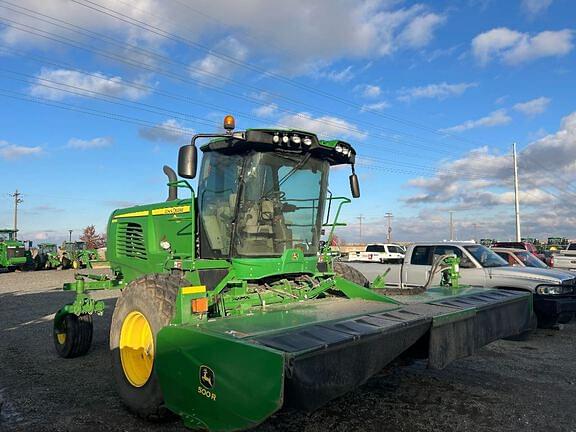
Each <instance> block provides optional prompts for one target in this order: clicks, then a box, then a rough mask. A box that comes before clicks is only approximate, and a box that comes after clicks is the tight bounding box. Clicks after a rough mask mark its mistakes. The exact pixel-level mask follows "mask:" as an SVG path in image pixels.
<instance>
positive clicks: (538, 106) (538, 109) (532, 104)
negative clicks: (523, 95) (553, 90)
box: [514, 96, 551, 117]
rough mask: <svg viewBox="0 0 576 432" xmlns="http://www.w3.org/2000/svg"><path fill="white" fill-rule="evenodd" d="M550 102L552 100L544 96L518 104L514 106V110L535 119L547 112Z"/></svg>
mask: <svg viewBox="0 0 576 432" xmlns="http://www.w3.org/2000/svg"><path fill="white" fill-rule="evenodd" d="M550 101H551V99H550V98H547V97H544V96H542V97H539V98H536V99H532V100H529V101H526V102H521V103H517V104H516V105H514V109H515V110H516V111H518V112H521V113H522V114H524V115H527V116H530V117H533V116H535V115H538V114H542V113H543V112H544V111H546V109H547V108H548V105H549V104H550Z"/></svg>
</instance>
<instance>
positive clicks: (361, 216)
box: [356, 215, 364, 244]
mask: <svg viewBox="0 0 576 432" xmlns="http://www.w3.org/2000/svg"><path fill="white" fill-rule="evenodd" d="M356 219H358V221H359V223H360V226H359V228H360V244H362V219H364V216H363V215H360V216H356Z"/></svg>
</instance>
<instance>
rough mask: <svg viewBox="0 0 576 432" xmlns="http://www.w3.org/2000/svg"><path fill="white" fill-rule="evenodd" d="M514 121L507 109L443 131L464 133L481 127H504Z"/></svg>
mask: <svg viewBox="0 0 576 432" xmlns="http://www.w3.org/2000/svg"><path fill="white" fill-rule="evenodd" d="M511 121H512V118H511V117H510V116H509V115H508V114H507V113H506V110H505V109H499V110H496V111H492V112H491V113H490V114H488V115H487V116H485V117H482V118H479V119H476V120H467V121H465V122H463V123H460V124H459V125H456V126H452V127H449V128H446V129H442V131H444V132H463V131H466V130H469V129H476V128H479V127H494V126H503V125H506V124H508V123H510V122H511Z"/></svg>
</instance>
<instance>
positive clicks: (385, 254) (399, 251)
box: [348, 243, 405, 263]
mask: <svg viewBox="0 0 576 432" xmlns="http://www.w3.org/2000/svg"><path fill="white" fill-rule="evenodd" d="M404 254H405V250H404V248H403V247H402V246H400V245H397V244H392V243H374V244H369V245H366V250H364V251H363V252H350V253H349V254H348V261H362V262H376V263H400V262H402V260H403V259H404Z"/></svg>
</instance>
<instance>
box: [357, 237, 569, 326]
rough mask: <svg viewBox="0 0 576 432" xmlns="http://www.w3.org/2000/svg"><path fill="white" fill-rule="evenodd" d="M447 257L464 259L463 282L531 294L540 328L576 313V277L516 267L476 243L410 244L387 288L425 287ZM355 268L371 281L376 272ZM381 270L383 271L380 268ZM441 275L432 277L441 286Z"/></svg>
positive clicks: (394, 267) (392, 270) (393, 266)
mask: <svg viewBox="0 0 576 432" xmlns="http://www.w3.org/2000/svg"><path fill="white" fill-rule="evenodd" d="M443 255H456V256H457V257H459V258H460V269H459V270H460V283H462V284H466V285H475V286H483V287H486V288H507V289H516V290H523V291H529V292H531V293H532V294H533V295H534V311H535V313H536V316H537V318H538V325H539V326H540V327H550V326H553V325H555V324H557V323H566V322H569V321H570V320H571V319H572V318H573V316H574V313H575V312H576V275H573V274H570V273H567V272H565V271H557V270H554V269H547V268H532V267H513V266H510V265H509V264H508V262H507V261H505V260H504V259H502V258H501V257H499V256H498V255H497V254H496V253H495V252H494V251H492V250H491V249H488V248H487V247H485V246H483V245H480V244H475V243H456V242H453V243H452V242H438V243H416V244H413V245H410V246H409V247H408V249H407V251H406V256H405V257H404V260H403V261H402V263H401V264H387V265H386V267H387V268H390V271H389V272H388V274H387V275H386V285H387V286H392V287H397V288H416V287H421V286H424V285H425V284H426V283H427V282H428V279H429V278H430V271H431V269H432V266H433V263H434V262H435V260H436V259H437V258H438V257H440V256H443ZM354 267H355V268H356V269H358V270H360V271H361V272H362V273H364V274H365V275H366V276H367V277H368V279H373V278H375V277H376V272H375V269H374V268H373V267H372V268H370V266H367V265H364V264H361V263H357V264H354ZM379 269H382V268H381V267H379ZM440 278H441V274H440V273H438V274H435V275H433V277H432V281H431V283H432V284H435V285H437V284H439V283H440Z"/></svg>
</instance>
